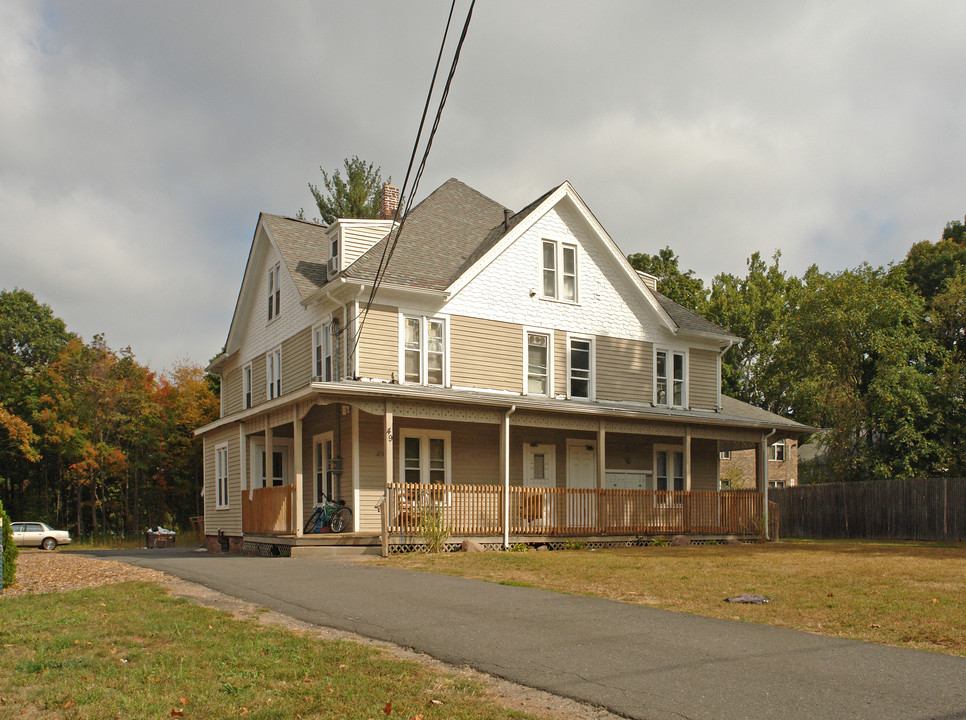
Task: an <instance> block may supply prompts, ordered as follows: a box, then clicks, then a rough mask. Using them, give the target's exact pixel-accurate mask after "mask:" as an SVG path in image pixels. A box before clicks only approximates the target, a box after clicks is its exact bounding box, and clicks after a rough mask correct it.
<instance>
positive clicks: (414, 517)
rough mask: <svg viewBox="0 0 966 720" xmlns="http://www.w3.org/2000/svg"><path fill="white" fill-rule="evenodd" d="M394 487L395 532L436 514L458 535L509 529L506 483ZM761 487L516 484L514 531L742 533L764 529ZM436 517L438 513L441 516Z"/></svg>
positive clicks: (391, 522) (406, 531)
mask: <svg viewBox="0 0 966 720" xmlns="http://www.w3.org/2000/svg"><path fill="white" fill-rule="evenodd" d="M387 493H388V514H387V524H388V528H387V529H388V531H389V533H390V534H391V535H404V536H418V535H419V533H420V528H421V526H422V524H423V522H424V518H426V517H427V514H428V513H432V514H434V515H436V514H440V515H441V516H442V517H441V518H440V519H441V520H442V524H443V525H444V527H446V528H447V529H448V530H449V532H450V534H451V535H457V536H458V535H463V536H484V537H485V536H494V535H501V534H502V533H503V514H504V503H503V494H504V488H503V487H501V486H499V485H408V484H399V483H394V484H392V485H390V486H389V487H388V489H387ZM761 517H762V497H761V495H760V494H758V493H750V492H749V493H732V492H723V493H718V492H695V491H689V492H669V491H657V490H604V489H571V488H532V487H511V488H510V515H509V532H510V534H511V535H515V536H560V535H566V536H575V535H662V534H688V533H696V534H700V533H708V534H734V535H739V534H740V535H757V534H760V532H761V527H760V523H761ZM434 519H435V518H434Z"/></svg>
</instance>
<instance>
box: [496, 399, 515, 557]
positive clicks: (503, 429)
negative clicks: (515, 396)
mask: <svg viewBox="0 0 966 720" xmlns="http://www.w3.org/2000/svg"><path fill="white" fill-rule="evenodd" d="M516 409H517V406H516V405H513V406H512V407H511V408H510V409H508V410H507V411H506V412H505V413H503V417H502V418H501V419H500V476H501V479H502V480H503V549H504V550H509V548H510V415H512V414H513V413H514V412H516Z"/></svg>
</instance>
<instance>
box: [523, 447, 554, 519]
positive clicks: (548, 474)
mask: <svg viewBox="0 0 966 720" xmlns="http://www.w3.org/2000/svg"><path fill="white" fill-rule="evenodd" d="M523 484H524V486H525V487H530V488H541V489H543V490H550V489H551V488H555V487H557V446H556V445H539V444H537V443H533V444H530V443H527V444H525V445H524V446H523ZM553 500H554V496H553V495H551V493H549V492H544V493H537V492H533V493H526V494H525V495H524V497H523V501H522V503H521V505H520V513H521V519H522V520H523V521H524V522H526V524H527V527H530V528H536V527H540V528H543V527H550V526H551V525H552V517H553V508H554V507H555V505H554V502H553Z"/></svg>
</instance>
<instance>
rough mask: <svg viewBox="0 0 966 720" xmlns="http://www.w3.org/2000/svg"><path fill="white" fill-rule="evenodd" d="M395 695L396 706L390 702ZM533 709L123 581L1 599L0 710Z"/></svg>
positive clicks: (124, 714) (366, 650)
mask: <svg viewBox="0 0 966 720" xmlns="http://www.w3.org/2000/svg"><path fill="white" fill-rule="evenodd" d="M387 703H391V706H387ZM387 709H389V710H391V712H392V715H393V716H397V717H402V718H414V717H421V718H424V719H425V720H431V719H433V718H465V719H467V720H468V719H469V718H485V719H492V720H503V719H508V718H526V717H530V716H528V715H524V714H522V713H519V712H515V711H511V710H506V709H504V708H500V707H498V706H496V705H494V704H492V703H490V702H489V701H488V700H487V698H486V696H485V694H484V692H483V690H482V689H481V688H480V687H479V685H478V684H477V683H476V682H474V681H472V680H471V679H467V678H464V677H461V676H456V675H453V676H450V675H444V674H441V673H439V672H437V671H434V670H432V669H429V668H427V667H424V666H422V665H419V664H417V663H413V662H405V661H400V660H396V659H393V658H391V657H389V656H388V655H387V653H385V652H384V651H382V650H380V649H378V648H374V647H370V646H365V645H360V644H357V643H352V642H346V641H325V640H321V639H319V638H317V637H315V636H312V635H310V634H306V633H302V632H297V631H291V630H285V629H282V628H276V627H269V626H264V625H259V624H258V623H257V622H256V621H254V620H236V619H233V618H232V617H231V616H230V615H228V614H227V613H224V612H220V611H215V610H210V609H207V608H202V607H199V606H196V605H193V604H191V603H189V602H187V601H184V600H179V599H175V598H172V597H170V596H168V595H167V594H165V593H164V592H163V591H162V590H161V589H160V588H159V587H158V586H157V585H154V584H150V583H126V584H122V585H113V586H109V587H102V588H96V589H90V590H79V591H74V592H69V593H51V594H46V595H27V596H22V597H17V598H9V599H5V600H0V718H13V717H21V716H26V717H61V718H67V719H73V718H170V717H184V718H228V717H234V718H244V719H245V720H269V719H274V718H306V719H307V718H359V719H361V720H365V719H366V718H378V717H386V713H385V711H386V710H387Z"/></svg>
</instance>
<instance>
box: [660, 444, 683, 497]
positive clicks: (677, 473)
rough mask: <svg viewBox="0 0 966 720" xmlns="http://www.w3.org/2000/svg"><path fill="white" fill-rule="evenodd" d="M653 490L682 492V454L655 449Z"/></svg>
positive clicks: (675, 451) (676, 451) (677, 451)
mask: <svg viewBox="0 0 966 720" xmlns="http://www.w3.org/2000/svg"><path fill="white" fill-rule="evenodd" d="M654 489H655V490H665V491H666V490H675V491H681V490H684V453H683V452H681V451H679V450H668V449H662V448H657V449H656V450H655V451H654Z"/></svg>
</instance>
